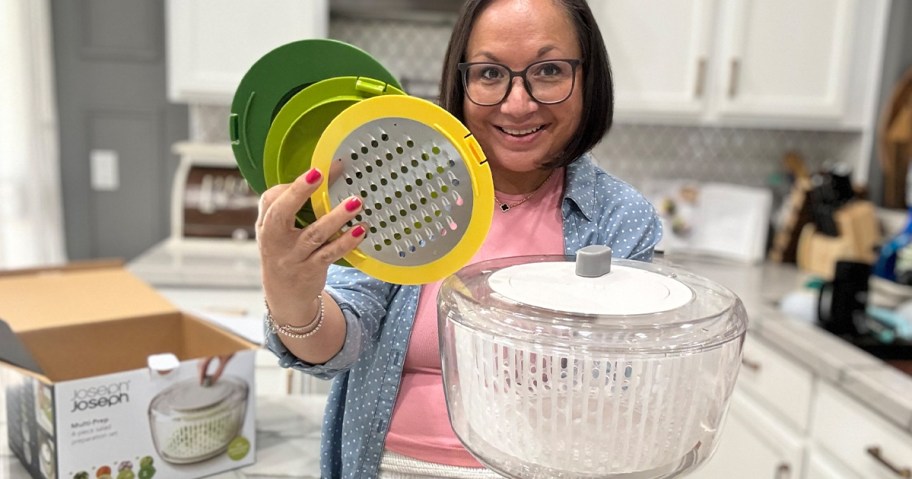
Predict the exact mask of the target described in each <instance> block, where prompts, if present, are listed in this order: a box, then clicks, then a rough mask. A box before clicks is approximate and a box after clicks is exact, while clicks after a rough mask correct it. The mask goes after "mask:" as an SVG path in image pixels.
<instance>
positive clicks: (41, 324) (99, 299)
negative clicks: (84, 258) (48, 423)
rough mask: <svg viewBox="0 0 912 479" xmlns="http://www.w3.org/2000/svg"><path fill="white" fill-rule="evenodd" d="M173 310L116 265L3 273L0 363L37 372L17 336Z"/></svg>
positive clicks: (0, 276)
mask: <svg viewBox="0 0 912 479" xmlns="http://www.w3.org/2000/svg"><path fill="white" fill-rule="evenodd" d="M175 312H177V308H175V307H174V305H172V304H171V303H170V302H168V300H166V299H165V298H163V297H161V296H159V295H158V293H156V292H155V290H154V289H152V287H151V286H149V285H148V284H146V283H144V282H143V281H142V280H140V279H139V278H137V277H136V276H133V275H132V274H130V273H129V272H128V271H126V270H125V269H123V268H122V267H121V264H120V263H112V262H110V261H108V262H99V263H98V264H91V263H90V264H79V265H70V266H63V267H59V268H44V269H30V270H21V271H13V272H4V273H3V274H2V275H0V320H2V323H3V324H2V325H0V361H4V362H8V363H11V364H14V365H16V366H19V367H21V368H24V369H27V370H29V371H34V372H38V373H40V372H41V369H40V368H39V367H38V364H37V362H36V361H35V360H34V358H33V356H32V355H31V354H29V352H28V349H27V348H26V347H25V346H24V345H23V344H22V343H21V341H20V340H19V338H18V337H17V336H18V335H19V334H21V333H24V332H28V331H35V330H40V329H48V328H55V327H60V326H71V325H78V324H87V323H96V322H103V321H113V320H121V319H127V318H135V317H145V316H154V315H160V314H167V313H175Z"/></svg>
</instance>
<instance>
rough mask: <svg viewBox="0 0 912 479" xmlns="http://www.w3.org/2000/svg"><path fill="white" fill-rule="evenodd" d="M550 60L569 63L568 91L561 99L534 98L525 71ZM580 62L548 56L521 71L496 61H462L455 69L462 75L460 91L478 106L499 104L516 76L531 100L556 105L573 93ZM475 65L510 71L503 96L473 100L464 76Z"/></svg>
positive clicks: (507, 94) (511, 88) (508, 93)
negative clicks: (548, 57) (497, 98)
mask: <svg viewBox="0 0 912 479" xmlns="http://www.w3.org/2000/svg"><path fill="white" fill-rule="evenodd" d="M551 62H567V63H569V64H570V77H571V79H570V91H569V92H567V96H565V97H564V98H563V99H561V100H557V101H541V100H539V99H538V98H535V94H533V93H532V85H531V84H529V79H528V78H526V73H527V72H528V71H529V69H530V68H532V67H534V66H536V65H540V64H542V63H551ZM582 64H583V61H582V60H580V59H578V58H550V59H547V60H539V61H537V62H532V63H530V64H528V65H526V68H523V69H522V70H521V71H515V70H512V69H510V67H508V66H506V65H504V64H503V63H497V62H462V63H457V64H456V69H457V70H459V73H460V75H459V76H461V77H462V91H463V92H464V93H465V96H466V98H468V99H469V101H471V102H472V103H474V104H476V105H478V106H494V105H499V104H501V103H502V102H503V101H504V100H505V99H506V98H507V97H508V96H510V92H511V91H513V79H514V78H516V77H520V78H522V81H523V86H524V87H525V88H526V93H528V94H529V98H531V99H532V100H533V101H535V102H536V103H540V104H542V105H556V104H558V103H563V102H565V101H567V98H570V95H572V94H573V89H574V88H576V69H577V68H578V67H579V66H580V65H582ZM475 65H496V66H499V67H502V68H503V69H504V70H506V71H508V72H509V73H510V78H509V79H507V91H506V92H504V95H503V97H501V98H500V100H497V101H496V102H494V103H480V102H477V101H475V99H473V98H472V96H471V95H469V85H468V78H466V77H467V76H468V70H469V68H471V67H473V66H475Z"/></svg>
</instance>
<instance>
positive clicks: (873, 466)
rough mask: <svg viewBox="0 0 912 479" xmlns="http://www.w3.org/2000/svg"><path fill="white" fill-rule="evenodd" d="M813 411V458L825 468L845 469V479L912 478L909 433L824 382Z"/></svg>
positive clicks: (820, 384) (819, 387)
mask: <svg viewBox="0 0 912 479" xmlns="http://www.w3.org/2000/svg"><path fill="white" fill-rule="evenodd" d="M813 411H814V414H813V417H812V425H811V441H813V444H814V448H813V449H812V457H814V458H815V463H816V464H818V465H822V468H824V467H829V468H830V469H841V470H842V471H845V472H844V473H843V474H842V475H843V476H846V477H859V478H861V477H863V478H865V479H898V478H902V477H910V476H912V436H910V435H909V433H908V432H906V431H902V430H900V429H899V428H897V427H896V426H894V425H892V424H890V423H888V422H887V421H886V420H884V419H883V418H882V417H880V416H878V415H877V414H875V413H874V412H872V411H871V410H870V409H868V408H866V407H865V406H863V405H862V404H860V403H859V402H858V401H856V400H854V399H853V398H851V397H849V396H848V395H846V394H845V393H843V392H842V391H839V390H838V389H836V388H835V387H833V386H831V385H830V384H828V383H826V382H823V381H821V382H820V383H819V384H818V388H817V392H816V394H815V399H814V408H813ZM819 451H824V452H822V453H821V452H819ZM811 477H823V476H819V475H818V476H811ZM811 477H809V478H808V479H811ZM826 477H831V476H826Z"/></svg>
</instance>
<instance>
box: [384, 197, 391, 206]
mask: <svg viewBox="0 0 912 479" xmlns="http://www.w3.org/2000/svg"><path fill="white" fill-rule="evenodd" d="M383 202H384V203H386V204H388V205H391V204H393V199H392V198H390V197H389V196H387V197H386V198H384V199H383Z"/></svg>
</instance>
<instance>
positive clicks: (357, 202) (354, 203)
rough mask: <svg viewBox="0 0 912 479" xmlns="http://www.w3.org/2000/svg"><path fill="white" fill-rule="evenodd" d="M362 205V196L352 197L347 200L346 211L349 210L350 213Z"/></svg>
mask: <svg viewBox="0 0 912 479" xmlns="http://www.w3.org/2000/svg"><path fill="white" fill-rule="evenodd" d="M360 207H361V199H360V198H350V199H349V200H348V201H346V202H345V211H348V212H349V213H351V212H352V211H355V210H357V209H358V208H360Z"/></svg>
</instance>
